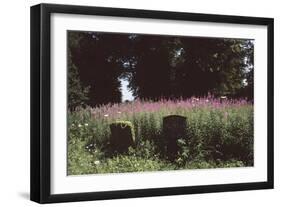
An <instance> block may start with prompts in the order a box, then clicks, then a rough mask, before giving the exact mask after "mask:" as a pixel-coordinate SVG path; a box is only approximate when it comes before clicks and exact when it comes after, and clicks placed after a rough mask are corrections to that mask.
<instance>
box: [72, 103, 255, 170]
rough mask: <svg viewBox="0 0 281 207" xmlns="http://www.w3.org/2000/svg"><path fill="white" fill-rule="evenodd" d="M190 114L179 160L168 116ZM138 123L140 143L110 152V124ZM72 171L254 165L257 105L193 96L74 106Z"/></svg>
mask: <svg viewBox="0 0 281 207" xmlns="http://www.w3.org/2000/svg"><path fill="white" fill-rule="evenodd" d="M170 114H176V115H181V116H185V117H187V130H186V132H187V133H186V136H184V137H182V138H179V139H178V140H177V144H178V146H179V150H178V152H177V154H176V156H175V159H174V160H170V159H168V158H167V154H166V149H165V145H164V144H163V134H162V132H163V130H162V127H163V117H164V116H167V115H170ZM118 120H126V121H130V122H131V123H132V124H133V127H134V131H135V137H136V145H135V146H132V147H129V149H128V151H127V152H126V153H123V154H114V153H112V152H110V151H109V150H108V149H109V147H108V146H109V144H110V143H109V140H110V127H109V125H110V124H111V123H113V122H115V121H118ZM68 126H69V127H68V174H69V175H79V174H91V173H120V172H136V171H159V170H180V169H198V168H220V167H242V166H243V167H246V166H253V105H252V103H249V102H247V101H245V100H224V101H221V100H220V99H214V98H212V99H208V98H191V99H186V100H178V101H173V100H161V101H157V102H152V101H134V102H132V103H121V104H108V105H103V106H100V107H96V108H91V107H88V108H84V109H83V108H80V109H77V110H75V111H72V112H70V111H69V112H68Z"/></svg>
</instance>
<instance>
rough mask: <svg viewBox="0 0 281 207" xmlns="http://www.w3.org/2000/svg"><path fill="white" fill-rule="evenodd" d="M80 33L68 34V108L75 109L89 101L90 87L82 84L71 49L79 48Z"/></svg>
mask: <svg viewBox="0 0 281 207" xmlns="http://www.w3.org/2000/svg"><path fill="white" fill-rule="evenodd" d="M79 39H80V38H79V34H78V33H69V34H68V44H69V45H68V46H69V47H68V54H67V55H68V62H67V65H68V73H67V80H68V81H67V89H68V90H67V96H68V101H67V105H68V109H70V110H74V109H75V108H76V107H82V106H85V105H86V101H88V99H89V98H88V92H89V87H85V86H83V85H82V83H81V80H80V77H79V71H78V68H77V67H76V66H75V65H74V64H73V62H72V54H71V49H73V48H77V46H78V44H79Z"/></svg>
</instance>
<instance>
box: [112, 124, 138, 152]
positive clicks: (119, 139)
mask: <svg viewBox="0 0 281 207" xmlns="http://www.w3.org/2000/svg"><path fill="white" fill-rule="evenodd" d="M110 131H111V136H110V141H109V142H110V146H111V148H112V150H113V151H115V152H119V153H123V152H126V151H127V150H128V147H130V146H133V145H134V143H135V131H134V126H133V124H132V123H131V122H129V121H116V122H114V123H112V124H110Z"/></svg>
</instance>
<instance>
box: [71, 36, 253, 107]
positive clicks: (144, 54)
mask: <svg viewBox="0 0 281 207" xmlns="http://www.w3.org/2000/svg"><path fill="white" fill-rule="evenodd" d="M68 37H69V38H68V46H69V47H68V48H69V51H70V52H69V53H70V54H71V55H69V56H68V59H69V61H70V62H71V64H73V65H74V66H75V67H72V66H71V65H69V70H70V71H71V70H74V69H75V68H76V67H77V69H78V72H79V78H80V80H81V86H80V88H81V87H82V89H83V87H86V86H90V90H89V93H88V94H87V96H88V98H89V99H88V101H87V104H89V105H91V106H96V105H100V104H107V103H116V102H117V103H118V102H121V97H122V94H121V79H126V80H127V81H128V82H129V88H130V90H131V91H132V93H133V95H134V96H135V97H136V98H140V99H150V100H157V99H160V98H169V99H176V98H179V97H181V98H188V97H191V96H207V95H208V94H212V95H214V96H229V97H233V98H239V97H246V98H248V99H253V84H254V83H253V74H254V61H253V60H254V58H253V55H254V41H253V40H249V39H234V38H210V37H186V36H164V35H147V34H122V33H103V32H78V31H77V32H76V31H69V32H68ZM77 75H78V74H77ZM82 89H80V91H81V90H82ZM82 91H83V90H82Z"/></svg>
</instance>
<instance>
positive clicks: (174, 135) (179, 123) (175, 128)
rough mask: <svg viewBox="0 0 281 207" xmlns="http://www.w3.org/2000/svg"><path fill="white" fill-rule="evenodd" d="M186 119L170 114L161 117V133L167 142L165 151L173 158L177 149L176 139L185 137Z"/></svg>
mask: <svg viewBox="0 0 281 207" xmlns="http://www.w3.org/2000/svg"><path fill="white" fill-rule="evenodd" d="M186 132H187V119H186V117H184V116H179V115H170V116H166V117H164V118H163V134H164V138H165V141H166V144H167V153H168V156H169V157H170V158H171V159H174V158H175V157H176V155H177V152H178V150H179V146H178V144H177V140H178V139H182V138H185V137H186V134H187V133H186Z"/></svg>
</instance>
